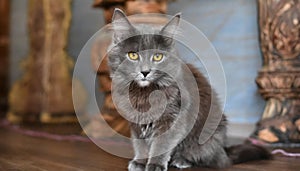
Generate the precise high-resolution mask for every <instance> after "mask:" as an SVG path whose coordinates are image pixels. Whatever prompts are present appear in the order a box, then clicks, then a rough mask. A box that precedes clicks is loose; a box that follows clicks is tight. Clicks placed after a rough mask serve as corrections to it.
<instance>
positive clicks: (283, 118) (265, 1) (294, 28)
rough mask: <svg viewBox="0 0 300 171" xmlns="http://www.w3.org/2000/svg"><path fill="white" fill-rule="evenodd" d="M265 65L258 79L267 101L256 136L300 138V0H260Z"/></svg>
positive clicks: (283, 140) (283, 139) (269, 139)
mask: <svg viewBox="0 0 300 171" xmlns="http://www.w3.org/2000/svg"><path fill="white" fill-rule="evenodd" d="M258 17H259V30H260V46H261V51H262V55H263V67H262V69H261V70H260V71H259V73H258V76H257V79H256V83H257V85H258V87H259V92H260V94H261V95H262V96H263V98H264V99H265V100H266V101H267V102H266V107H265V110H264V112H263V115H262V119H261V121H260V122H259V123H258V125H257V130H256V132H255V134H254V135H255V136H257V138H259V139H261V140H263V141H266V142H268V143H273V144H276V143H284V144H287V145H288V144H290V143H295V142H300V134H299V131H300V1H299V0H258Z"/></svg>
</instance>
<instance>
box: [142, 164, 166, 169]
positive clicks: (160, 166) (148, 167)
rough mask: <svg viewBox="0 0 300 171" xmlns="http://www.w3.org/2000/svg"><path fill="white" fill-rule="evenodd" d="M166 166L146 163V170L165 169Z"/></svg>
mask: <svg viewBox="0 0 300 171" xmlns="http://www.w3.org/2000/svg"><path fill="white" fill-rule="evenodd" d="M167 170H168V168H166V167H165V166H162V165H158V164H147V166H146V171H167Z"/></svg>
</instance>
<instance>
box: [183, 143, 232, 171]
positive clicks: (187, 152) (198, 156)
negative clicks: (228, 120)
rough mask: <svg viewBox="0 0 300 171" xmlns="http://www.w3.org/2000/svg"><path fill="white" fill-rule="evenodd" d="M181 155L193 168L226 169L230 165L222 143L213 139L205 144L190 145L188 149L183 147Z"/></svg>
mask: <svg viewBox="0 0 300 171" xmlns="http://www.w3.org/2000/svg"><path fill="white" fill-rule="evenodd" d="M182 155H183V157H184V158H186V159H187V161H190V162H191V163H193V165H195V166H200V167H202V166H203V167H211V168H226V167H228V166H230V165H231V160H230V159H229V157H228V156H227V154H226V152H225V150H224V147H223V143H222V142H220V141H218V140H216V139H214V138H212V139H211V140H210V141H208V142H206V143H205V144H199V143H198V142H193V143H190V144H189V147H188V146H185V148H184V151H183V153H182Z"/></svg>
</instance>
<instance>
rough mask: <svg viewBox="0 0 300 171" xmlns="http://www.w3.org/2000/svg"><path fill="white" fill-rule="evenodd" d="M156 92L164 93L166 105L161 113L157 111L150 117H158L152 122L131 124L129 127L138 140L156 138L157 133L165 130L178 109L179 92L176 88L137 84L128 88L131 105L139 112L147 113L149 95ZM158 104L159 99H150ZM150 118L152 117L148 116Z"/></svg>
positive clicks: (149, 106)
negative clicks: (140, 85)
mask: <svg viewBox="0 0 300 171" xmlns="http://www.w3.org/2000/svg"><path fill="white" fill-rule="evenodd" d="M155 90H158V91H162V93H164V95H165V97H166V100H167V103H166V108H165V109H164V110H163V111H157V112H156V113H153V114H152V115H155V114H157V115H160V116H159V118H158V119H156V120H155V121H154V122H151V123H147V124H135V123H132V124H131V127H132V129H133V130H134V131H135V133H136V134H137V136H138V137H139V138H143V139H145V138H151V137H154V136H157V135H158V134H157V133H158V132H164V130H167V129H168V128H169V127H170V125H171V123H172V122H173V121H174V119H175V118H176V115H177V114H178V111H179V109H180V100H178V99H180V98H178V97H180V92H179V89H178V87H177V86H169V87H159V86H157V85H154V84H153V85H150V86H148V87H139V86H138V85H137V84H135V83H132V84H131V85H130V88H129V98H130V102H131V105H132V106H133V107H134V108H135V109H136V110H137V111H139V112H147V111H149V109H150V108H151V104H150V102H149V98H150V95H151V93H152V92H153V91H155ZM152 98H154V100H156V101H157V102H158V103H161V100H162V99H161V98H159V97H152ZM149 117H152V116H149Z"/></svg>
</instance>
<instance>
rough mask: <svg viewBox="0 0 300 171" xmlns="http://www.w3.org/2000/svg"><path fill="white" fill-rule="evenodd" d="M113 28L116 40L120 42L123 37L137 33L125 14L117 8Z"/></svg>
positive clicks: (113, 18)
mask: <svg viewBox="0 0 300 171" xmlns="http://www.w3.org/2000/svg"><path fill="white" fill-rule="evenodd" d="M112 28H113V30H114V39H116V40H120V39H121V37H124V36H126V35H128V34H132V33H134V32H135V31H136V29H135V28H134V27H133V25H132V24H131V23H130V21H129V20H128V18H127V16H126V15H125V13H124V12H123V11H122V10H121V9H119V8H116V9H115V11H114V14H113V17H112Z"/></svg>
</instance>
